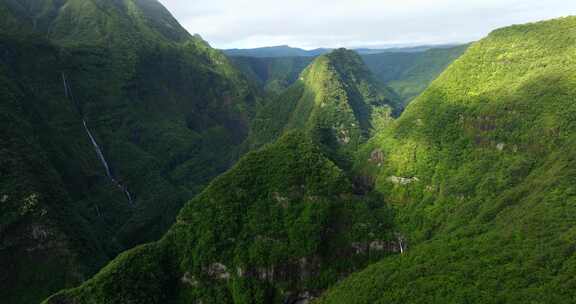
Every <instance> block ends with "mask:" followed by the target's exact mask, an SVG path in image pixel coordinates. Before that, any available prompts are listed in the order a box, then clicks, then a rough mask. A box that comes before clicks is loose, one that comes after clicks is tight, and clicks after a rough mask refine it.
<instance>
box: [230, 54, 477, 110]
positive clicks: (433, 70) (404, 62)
mask: <svg viewBox="0 0 576 304" xmlns="http://www.w3.org/2000/svg"><path fill="white" fill-rule="evenodd" d="M467 47H468V45H461V46H452V47H446V46H445V47H436V48H432V47H424V46H423V47H418V48H399V49H390V50H370V49H358V50H355V52H357V53H358V54H360V56H361V57H362V60H363V61H364V63H365V64H366V66H367V67H368V68H369V69H370V71H371V72H372V73H373V74H374V75H375V76H376V78H377V79H379V80H380V82H382V83H384V84H386V85H387V86H388V87H389V88H390V90H392V91H393V92H394V93H395V94H396V95H397V96H398V97H399V99H400V101H401V102H402V104H403V106H406V105H407V104H408V103H409V102H410V101H411V100H412V99H413V98H414V97H416V96H418V95H419V94H420V93H422V92H423V91H424V90H425V89H426V88H427V87H428V85H429V84H430V83H431V82H432V81H433V80H434V79H435V78H436V77H438V75H440V74H441V73H442V72H443V71H444V70H445V69H446V67H448V66H449V65H450V64H451V63H452V62H453V61H454V60H456V59H457V58H458V57H460V56H461V55H462V53H463V52H464V51H465V50H466V48H467ZM240 54H242V56H240V55H239V53H237V52H230V53H229V54H228V55H229V56H231V57H230V59H231V60H232V62H233V63H234V64H235V65H236V67H238V69H240V70H241V71H242V73H244V75H246V76H247V77H248V79H250V80H251V81H252V82H254V83H255V84H256V85H257V86H258V87H260V88H261V89H263V91H264V92H266V93H269V94H271V95H272V96H275V95H278V94H279V93H282V92H283V91H284V90H285V89H286V88H288V87H289V86H290V85H292V84H294V83H295V82H296V81H297V80H298V75H299V74H300V73H301V72H302V71H303V70H304V69H305V68H306V67H307V66H308V64H310V63H311V62H312V61H313V60H314V58H315V57H313V56H312V55H299V56H295V55H292V56H290V57H280V56H272V57H264V55H266V54H267V53H266V52H263V51H260V50H259V49H254V50H246V52H243V53H240ZM315 55H319V54H315Z"/></svg>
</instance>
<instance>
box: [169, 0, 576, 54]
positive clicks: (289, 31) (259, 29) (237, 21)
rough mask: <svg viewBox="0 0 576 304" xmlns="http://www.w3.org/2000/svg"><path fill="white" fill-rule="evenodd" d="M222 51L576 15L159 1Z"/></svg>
mask: <svg viewBox="0 0 576 304" xmlns="http://www.w3.org/2000/svg"><path fill="white" fill-rule="evenodd" d="M160 1H161V2H162V3H163V4H164V5H165V6H166V7H167V8H168V9H169V10H170V11H171V12H172V13H173V14H174V15H175V16H176V18H177V19H178V20H179V21H180V23H182V25H183V26H184V27H186V28H187V29H188V30H189V31H190V32H191V33H198V34H200V35H202V37H204V39H206V40H207V41H209V42H210V43H211V44H212V45H213V46H215V47H219V48H232V47H239V48H249V47H259V46H270V45H279V44H288V45H292V46H297V47H304V48H315V47H339V46H348V47H351V46H376V45H383V44H418V43H447V42H464V41H472V40H476V39H479V38H481V37H482V36H484V35H486V34H487V33H488V32H490V31H491V30H493V29H495V28H498V27H502V26H506V25H510V24H516V23H525V22H530V21H537V20H543V19H549V18H555V17H560V16H567V15H574V14H576V1H572V0H546V1H542V0H291V1H273V0H267V1H266V0H251V1H249V0H210V1H199V0H192V1H190V0H160Z"/></svg>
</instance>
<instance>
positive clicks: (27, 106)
mask: <svg viewBox="0 0 576 304" xmlns="http://www.w3.org/2000/svg"><path fill="white" fill-rule="evenodd" d="M0 16H1V17H0V25H1V26H0V81H1V82H2V86H1V89H0V90H1V97H2V99H1V103H0V107H1V108H2V111H1V114H0V115H2V119H1V124H2V132H1V135H0V137H1V138H2V142H3V144H2V146H1V147H0V154H1V155H2V157H1V158H0V162H1V165H0V172H2V177H3V178H2V179H1V180H0V199H1V202H2V204H1V205H0V208H1V216H2V217H1V220H0V244H1V245H0V268H1V269H3V271H2V272H1V274H0V282H1V285H2V286H3V288H2V290H1V291H0V298H2V302H3V303H37V302H38V301H40V300H41V299H43V298H45V297H46V296H48V295H49V294H50V293H53V292H55V291H57V290H59V289H61V288H64V287H67V286H74V285H75V284H78V283H80V282H81V281H83V280H84V279H85V278H87V277H89V276H91V275H92V274H93V273H94V272H95V271H97V270H98V269H99V268H100V267H101V266H102V265H104V263H105V262H106V261H107V260H108V259H110V258H112V257H114V256H115V255H116V254H117V253H118V252H120V251H122V250H124V249H126V248H130V247H132V246H134V245H136V244H140V243H142V242H148V241H152V240H156V239H158V238H159V237H161V236H162V235H163V233H164V232H165V231H166V230H167V228H168V227H170V226H171V225H172V223H173V222H174V218H175V216H176V214H177V213H178V211H179V210H180V208H181V207H182V205H183V204H184V202H185V201H186V200H188V199H189V198H191V197H193V195H194V194H196V193H199V192H200V190H201V189H202V188H203V186H204V185H205V184H207V183H208V182H209V181H210V180H211V179H212V178H213V177H215V176H216V175H218V174H220V173H222V172H223V171H225V170H226V169H228V168H229V167H230V166H231V165H232V164H233V163H234V162H235V160H236V159H237V158H238V157H239V155H240V153H241V152H242V151H244V148H243V146H242V145H243V142H244V140H245V138H246V137H247V134H248V130H249V127H248V126H249V121H250V116H251V115H252V112H253V110H252V109H253V107H254V105H255V103H256V100H255V97H254V96H253V93H252V91H251V89H250V87H249V85H248V83H247V82H246V80H245V79H244V77H243V76H242V75H240V73H239V72H237V71H236V69H235V68H233V67H232V66H231V65H230V64H229V62H228V60H227V58H226V57H225V56H224V55H222V54H221V53H220V52H218V51H215V50H213V49H211V48H210V47H209V46H208V45H207V44H206V43H205V42H204V41H203V40H202V39H201V38H199V37H195V36H191V35H189V34H188V33H187V32H186V31H185V30H184V29H183V28H182V27H180V25H179V24H178V23H177V22H176V20H174V19H173V18H172V16H171V15H170V14H169V13H168V12H167V11H166V10H165V9H164V8H163V7H162V6H161V5H160V4H159V3H158V2H156V1H154V0H138V1H136V0H134V1H120V0H68V1H49V0H28V1H2V2H0Z"/></svg>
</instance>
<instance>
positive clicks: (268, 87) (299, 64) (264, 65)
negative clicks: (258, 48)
mask: <svg viewBox="0 0 576 304" xmlns="http://www.w3.org/2000/svg"><path fill="white" fill-rule="evenodd" d="M314 58H315V57H273V58H272V57H264V58H260V57H240V56H238V57H230V60H231V61H232V62H233V63H234V65H235V66H236V67H237V68H238V69H239V70H240V71H242V73H244V75H246V77H247V78H248V79H250V80H251V81H253V82H254V83H256V84H257V86H258V87H260V88H262V89H263V90H264V91H265V92H266V93H273V94H272V96H274V95H278V94H281V93H283V92H284V91H285V90H286V89H287V88H288V87H289V86H290V85H292V84H294V83H295V82H296V80H298V77H299V76H300V73H302V71H303V70H304V69H305V68H306V67H307V66H308V65H310V63H311V62H312V61H313V60H314Z"/></svg>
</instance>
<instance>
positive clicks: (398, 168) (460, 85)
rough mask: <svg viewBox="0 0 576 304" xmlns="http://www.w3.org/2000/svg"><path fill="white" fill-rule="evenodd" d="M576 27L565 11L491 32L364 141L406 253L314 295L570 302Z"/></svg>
mask: <svg viewBox="0 0 576 304" xmlns="http://www.w3.org/2000/svg"><path fill="white" fill-rule="evenodd" d="M575 34H576V18H574V17H569V18H562V19H556V20H551V21H546V22H539V23H533V24H527V25H517V26H512V27H507V28H503V29H500V30H497V31H494V32H493V33H491V34H490V35H489V36H488V37H487V38H485V39H483V40H481V41H480V42H477V43H474V44H473V45H472V46H471V47H470V48H469V49H468V51H467V52H466V53H465V55H464V56H463V57H462V58H460V59H459V60H457V61H456V62H455V63H454V64H453V65H452V66H451V67H450V68H448V70H447V71H446V72H445V73H444V74H443V75H442V76H441V77H440V78H439V79H438V80H436V81H435V82H434V83H433V84H432V85H431V86H430V88H428V89H427V90H426V91H425V92H424V93H423V94H422V95H421V96H420V97H418V98H417V99H416V100H415V101H414V102H413V103H412V104H411V105H410V106H409V107H408V109H407V110H406V111H405V113H404V114H403V115H402V117H401V118H400V119H398V121H397V122H395V123H394V125H393V126H392V127H391V128H390V129H389V130H387V131H384V132H381V133H380V134H378V135H377V136H376V137H375V138H374V139H372V140H371V141H370V143H369V144H367V145H366V146H365V147H364V148H363V149H362V151H361V152H360V153H359V154H358V158H357V160H358V161H357V167H356V170H357V173H358V174H366V175H370V176H372V177H373V178H374V179H375V188H376V190H377V191H378V192H379V193H382V194H383V195H384V196H385V197H387V199H388V200H389V201H390V202H392V203H394V205H395V206H396V208H395V209H396V210H397V212H398V215H397V218H396V219H397V220H396V222H397V225H398V229H400V230H401V231H402V232H403V233H405V234H406V235H407V236H408V242H409V245H408V250H407V251H406V253H405V254H404V255H402V256H399V257H393V258H385V259H384V260H382V261H381V262H379V263H377V264H375V265H372V266H370V267H368V268H367V269H366V270H365V271H362V272H360V273H358V274H354V275H352V276H351V277H350V278H348V279H346V280H344V281H343V282H342V283H340V284H338V286H336V287H335V288H333V289H332V290H331V291H330V292H328V293H327V294H326V295H325V296H324V297H323V299H322V300H321V301H319V303H347V304H349V303H398V302H404V303H571V302H573V301H574V292H573V290H574V287H575V286H576V285H575V284H576V281H575V279H574V273H575V271H576V268H575V265H576V263H575V262H576V255H575V252H574V249H575V248H576V247H575V246H574V244H575V242H576V240H575V239H574V236H575V234H574V232H575V230H574V223H575V217H574V214H575V212H576V197H575V192H574V183H575V175H574V168H576V163H575V162H574V160H575V157H574V156H575V155H574V144H575V143H576V141H575V140H576V137H575V136H576V132H575V130H576V125H575V122H576V120H574V115H576V108H575V105H576V103H575V101H576V100H575V99H576V78H575V75H576V74H575V69H576V62H575V61H574V58H575V57H574V54H575V52H576V35H575ZM374 151H379V153H380V152H381V153H382V155H383V159H385V161H384V163H383V165H382V166H381V167H375V166H374V165H372V164H371V163H370V162H366V159H368V158H369V155H370V154H371V153H374Z"/></svg>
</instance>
